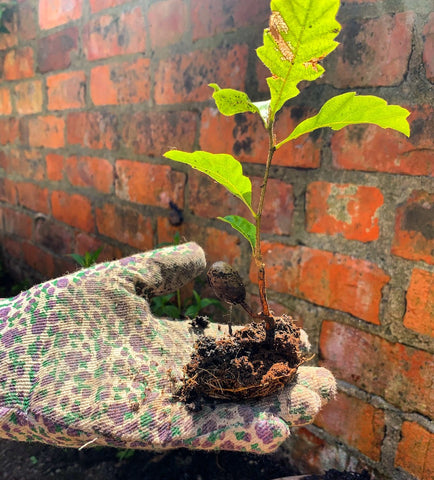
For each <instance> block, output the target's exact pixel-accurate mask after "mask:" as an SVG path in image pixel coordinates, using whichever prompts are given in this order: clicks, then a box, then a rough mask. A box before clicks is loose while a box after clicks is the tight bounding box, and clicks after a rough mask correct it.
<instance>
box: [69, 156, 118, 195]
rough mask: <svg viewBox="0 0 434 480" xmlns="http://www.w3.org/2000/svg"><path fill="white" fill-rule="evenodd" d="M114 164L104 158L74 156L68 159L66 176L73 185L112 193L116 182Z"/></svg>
mask: <svg viewBox="0 0 434 480" xmlns="http://www.w3.org/2000/svg"><path fill="white" fill-rule="evenodd" d="M113 170H114V169H113V165H112V164H111V163H110V162H109V161H108V160H106V159H104V158H97V157H85V156H80V157H78V156H72V157H69V158H67V159H66V162H65V172H66V177H67V178H68V180H69V182H70V183H71V184H72V185H75V186H77V187H90V188H92V189H95V190H97V191H99V192H102V193H110V192H111V191H112V188H113V184H114V172H113Z"/></svg>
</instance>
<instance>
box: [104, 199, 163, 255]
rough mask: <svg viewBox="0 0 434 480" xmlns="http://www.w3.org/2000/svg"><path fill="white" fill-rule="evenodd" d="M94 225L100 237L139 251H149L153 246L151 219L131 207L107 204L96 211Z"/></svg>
mask: <svg viewBox="0 0 434 480" xmlns="http://www.w3.org/2000/svg"><path fill="white" fill-rule="evenodd" d="M96 224H97V227H98V233H99V234H100V235H105V236H107V237H110V238H114V239H115V240H117V241H119V242H122V243H125V244H127V245H131V246H132V247H135V248H137V249H139V250H149V249H151V248H152V246H153V245H152V240H153V229H152V223H151V219H150V218H146V217H144V216H143V215H142V214H141V213H140V212H138V211H137V210H135V209H133V208H131V207H125V206H121V205H113V204H108V203H107V204H105V205H104V206H103V207H102V208H97V209H96Z"/></svg>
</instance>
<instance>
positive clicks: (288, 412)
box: [260, 367, 336, 426]
mask: <svg viewBox="0 0 434 480" xmlns="http://www.w3.org/2000/svg"><path fill="white" fill-rule="evenodd" d="M335 394H336V380H335V378H334V377H333V374H332V373H331V372H330V371H329V370H327V369H326V368H323V367H300V368H299V369H298V372H297V377H296V380H295V382H294V383H291V384H290V385H288V386H287V387H285V388H284V389H283V390H282V391H280V392H279V393H278V394H277V395H275V396H274V399H273V397H267V398H265V399H264V400H263V401H262V402H261V407H262V408H263V409H265V410H269V411H272V412H274V413H275V414H276V415H279V416H280V417H281V418H283V419H284V420H285V421H286V422H288V424H289V425H290V426H300V425H306V424H309V423H312V421H313V420H314V418H315V416H316V415H317V414H318V412H319V411H320V409H321V407H322V406H323V405H324V404H325V403H327V401H329V400H330V399H331V398H333V397H334V395H335ZM261 407H260V408H261Z"/></svg>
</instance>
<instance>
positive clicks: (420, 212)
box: [392, 190, 434, 264]
mask: <svg viewBox="0 0 434 480" xmlns="http://www.w3.org/2000/svg"><path fill="white" fill-rule="evenodd" d="M433 213H434V194H430V193H428V192H424V191H419V190H415V191H413V192H412V194H411V195H410V197H409V198H408V199H407V200H406V201H405V202H403V203H402V204H400V205H399V206H398V208H397V210H396V220H395V236H394V238H393V242H392V253H393V254H394V255H398V256H399V257H404V258H407V259H409V260H422V261H424V262H427V263H430V264H434V238H433V236H432V229H433V227H434V214H433Z"/></svg>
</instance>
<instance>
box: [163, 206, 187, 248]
mask: <svg viewBox="0 0 434 480" xmlns="http://www.w3.org/2000/svg"><path fill="white" fill-rule="evenodd" d="M185 234H186V223H185V222H183V223H182V224H181V225H172V224H171V223H170V221H169V212H168V213H167V216H161V215H160V216H158V218H157V237H158V241H157V244H161V243H173V239H174V237H175V235H180V237H181V238H182V239H183V240H185V241H187V238H189V239H191V237H190V236H189V235H187V236H186V235H185Z"/></svg>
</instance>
